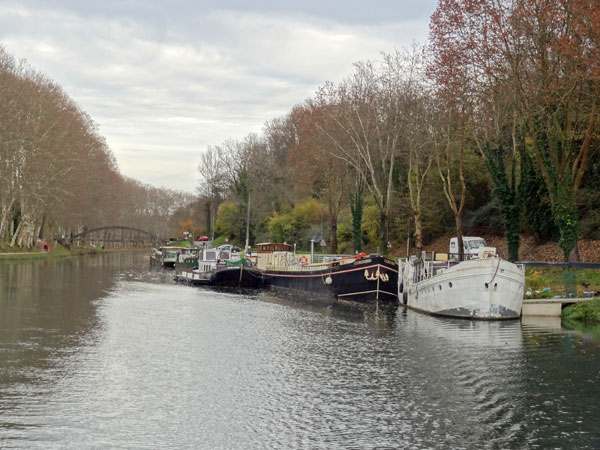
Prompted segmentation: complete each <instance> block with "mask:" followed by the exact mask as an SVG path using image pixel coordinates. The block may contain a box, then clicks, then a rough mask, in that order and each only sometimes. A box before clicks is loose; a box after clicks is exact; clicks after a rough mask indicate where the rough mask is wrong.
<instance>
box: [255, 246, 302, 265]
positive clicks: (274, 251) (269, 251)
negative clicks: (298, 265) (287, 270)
mask: <svg viewBox="0 0 600 450" xmlns="http://www.w3.org/2000/svg"><path fill="white" fill-rule="evenodd" d="M256 249H257V251H256V266H257V267H258V268H259V269H261V270H264V269H266V268H267V266H271V265H277V266H280V265H284V264H289V263H290V262H291V261H292V259H293V254H292V252H291V250H292V246H291V245H290V244H285V243H284V244H274V243H262V244H256Z"/></svg>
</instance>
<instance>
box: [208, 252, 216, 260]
mask: <svg viewBox="0 0 600 450" xmlns="http://www.w3.org/2000/svg"><path fill="white" fill-rule="evenodd" d="M205 259H207V260H209V259H217V252H214V251H212V252H206V258H205Z"/></svg>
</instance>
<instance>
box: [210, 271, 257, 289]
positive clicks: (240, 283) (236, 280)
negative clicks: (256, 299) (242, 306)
mask: <svg viewBox="0 0 600 450" xmlns="http://www.w3.org/2000/svg"><path fill="white" fill-rule="evenodd" d="M208 284H209V285H210V286H214V287H240V288H258V287H260V285H261V284H262V273H261V272H260V270H258V269H256V268H254V267H245V266H238V267H223V268H219V269H216V270H214V271H213V272H212V273H211V275H210V278H209V280H208Z"/></svg>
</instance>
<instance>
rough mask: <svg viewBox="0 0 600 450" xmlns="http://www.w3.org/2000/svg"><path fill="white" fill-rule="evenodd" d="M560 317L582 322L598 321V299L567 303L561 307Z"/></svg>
mask: <svg viewBox="0 0 600 450" xmlns="http://www.w3.org/2000/svg"><path fill="white" fill-rule="evenodd" d="M562 318H563V319H568V320H582V321H584V322H600V299H599V298H595V299H593V300H588V301H585V302H579V303H575V304H573V305H569V306H567V307H566V308H565V309H563V311H562Z"/></svg>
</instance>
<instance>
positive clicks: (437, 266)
mask: <svg viewBox="0 0 600 450" xmlns="http://www.w3.org/2000/svg"><path fill="white" fill-rule="evenodd" d="M454 264H456V263H454V262H452V261H424V260H422V259H417V260H414V261H412V265H413V283H420V282H421V281H425V280H428V279H430V278H431V277H433V276H434V275H438V274H439V273H440V272H441V271H443V270H446V269H449V268H450V267H451V266H453V265H454Z"/></svg>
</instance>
